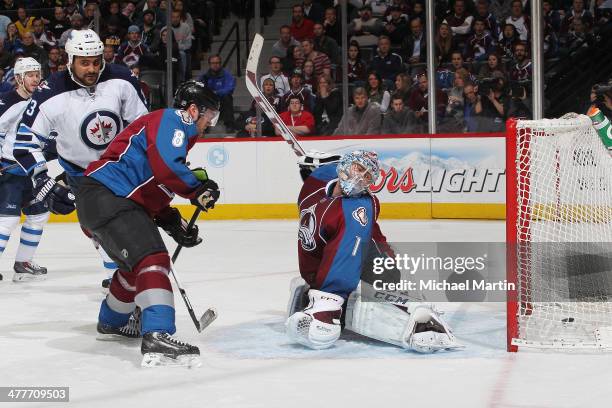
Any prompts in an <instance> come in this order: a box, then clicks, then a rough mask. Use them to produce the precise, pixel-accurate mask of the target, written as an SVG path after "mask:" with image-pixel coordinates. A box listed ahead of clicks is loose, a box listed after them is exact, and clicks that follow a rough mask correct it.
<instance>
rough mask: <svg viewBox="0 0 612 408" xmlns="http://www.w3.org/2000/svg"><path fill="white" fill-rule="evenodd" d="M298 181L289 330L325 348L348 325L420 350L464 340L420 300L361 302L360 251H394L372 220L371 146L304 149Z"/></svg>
mask: <svg viewBox="0 0 612 408" xmlns="http://www.w3.org/2000/svg"><path fill="white" fill-rule="evenodd" d="M298 164H299V167H300V173H301V175H302V178H303V179H304V186H303V187H302V190H301V192H300V196H299V199H298V202H299V207H300V228H299V233H298V237H299V245H298V250H299V264H300V274H301V275H302V277H301V278H295V279H294V280H293V281H292V284H291V289H290V290H291V296H290V299H289V304H288V308H287V316H288V318H287V321H286V331H287V335H288V337H289V338H290V339H291V340H292V341H294V342H296V343H299V344H302V345H304V346H307V347H310V348H313V349H324V348H328V347H331V346H332V345H333V344H334V343H335V342H336V341H337V340H338V339H339V338H340V334H341V330H342V328H341V317H342V314H343V312H344V313H345V325H346V329H348V330H351V331H353V332H355V333H358V334H361V335H364V336H367V337H370V338H373V339H377V340H380V341H384V342H387V343H390V344H394V345H398V346H400V347H404V348H406V349H410V350H414V351H417V352H421V353H430V352H435V351H438V350H448V349H455V348H460V347H462V346H461V345H460V344H459V343H458V342H457V340H456V338H455V336H454V335H453V334H452V332H451V330H450V328H449V326H448V325H447V324H446V323H445V322H444V320H443V319H442V318H441V317H440V316H439V314H438V313H437V312H436V311H435V310H433V308H432V307H431V306H430V305H428V304H425V303H411V304H409V306H408V307H407V308H406V307H402V306H398V305H394V304H389V303H378V302H364V301H363V300H362V298H361V292H360V287H359V282H360V279H361V265H362V262H361V260H362V256H363V251H365V250H367V249H368V248H369V247H370V245H369V244H370V242H372V241H373V243H374V245H373V247H374V248H376V250H377V251H378V254H379V255H380V254H381V253H383V254H389V255H391V254H392V251H391V248H390V247H389V246H388V244H387V242H386V238H385V237H384V235H383V234H382V232H381V230H380V227H379V225H378V223H377V221H376V220H377V218H378V211H379V203H378V200H377V199H376V197H374V196H373V195H372V194H371V193H370V191H369V186H370V185H371V184H372V183H375V182H376V179H377V178H378V174H379V164H378V158H377V155H376V153H374V152H366V151H355V152H352V153H349V154H346V155H344V156H342V157H340V156H333V155H327V154H324V153H321V152H308V153H307V154H306V155H305V156H303V157H300V158H299V159H298Z"/></svg>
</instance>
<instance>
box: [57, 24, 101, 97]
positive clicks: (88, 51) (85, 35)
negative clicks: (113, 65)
mask: <svg viewBox="0 0 612 408" xmlns="http://www.w3.org/2000/svg"><path fill="white" fill-rule="evenodd" d="M65 50H66V53H67V54H68V64H66V65H67V67H68V72H69V73H70V77H71V78H72V80H73V81H74V82H76V83H78V84H79V85H82V84H81V83H80V82H78V80H77V79H75V78H74V75H73V73H72V70H71V69H70V66H71V65H72V62H73V61H74V57H76V56H78V57H96V56H98V55H100V56H101V55H102V54H103V52H104V43H102V41H100V37H98V34H96V32H95V31H94V30H90V29H87V30H72V31H71V32H70V35H69V36H68V40H67V41H66V46H65ZM104 67H105V63H104V58H102V67H101V68H100V73H99V74H98V78H100V75H102V71H104Z"/></svg>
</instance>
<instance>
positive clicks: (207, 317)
mask: <svg viewBox="0 0 612 408" xmlns="http://www.w3.org/2000/svg"><path fill="white" fill-rule="evenodd" d="M201 211H202V210H200V209H199V208H197V209H196V210H195V212H194V213H193V215H192V216H191V220H189V224H187V231H189V230H191V229H192V228H193V225H194V224H195V222H196V220H197V219H198V216H199V215H200V212H201ZM181 249H183V246H182V245H179V246H177V247H176V249H175V250H174V254H173V255H172V260H171V261H170V273H171V274H172V277H173V278H174V282H176V286H177V287H178V290H179V292H180V293H181V296H182V297H183V302H185V306H186V307H187V311H188V312H189V316H191V320H193V324H195V327H196V329H197V330H198V333H202V330H204V329H205V328H207V327H208V326H209V325H210V324H211V323H212V322H213V321H214V320H215V319H216V318H217V316H218V314H217V310H216V309H215V308H213V307H209V308H208V309H207V310H206V311H205V312H204V314H203V315H202V317H200V319H199V320H198V318H197V317H196V314H195V311H194V310H193V306H191V302H190V301H189V298H188V297H187V292H185V289H183V285H181V283H180V282H179V280H178V276H177V274H176V271H175V270H174V262H176V258H178V256H179V254H180V253H181Z"/></svg>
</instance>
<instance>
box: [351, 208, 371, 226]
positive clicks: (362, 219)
mask: <svg viewBox="0 0 612 408" xmlns="http://www.w3.org/2000/svg"><path fill="white" fill-rule="evenodd" d="M353 218H354V219H355V220H357V222H358V223H360V224H361V225H362V226H363V227H365V226H366V225H368V213H367V212H366V209H365V208H364V207H359V208H357V209H356V210H355V211H353Z"/></svg>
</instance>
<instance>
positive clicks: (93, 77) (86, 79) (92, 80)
mask: <svg viewBox="0 0 612 408" xmlns="http://www.w3.org/2000/svg"><path fill="white" fill-rule="evenodd" d="M77 78H78V80H79V81H80V82H81V83H82V84H83V85H85V86H94V85H95V84H96V82H98V74H97V73H96V74H85V75H83V76H82V77H80V78H79V77H77Z"/></svg>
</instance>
